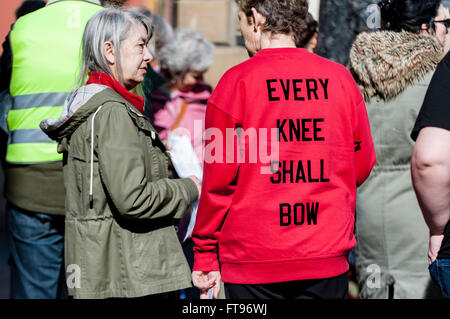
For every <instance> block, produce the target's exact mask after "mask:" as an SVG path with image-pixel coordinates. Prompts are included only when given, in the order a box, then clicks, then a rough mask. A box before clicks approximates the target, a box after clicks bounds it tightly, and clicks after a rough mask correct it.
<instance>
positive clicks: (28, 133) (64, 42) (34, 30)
mask: <svg viewBox="0 0 450 319" xmlns="http://www.w3.org/2000/svg"><path fill="white" fill-rule="evenodd" d="M101 9H102V7H101V6H99V5H96V4H92V3H89V2H85V1H76V0H75V1H58V2H55V3H52V4H50V5H48V6H46V7H44V8H42V9H39V10H37V11H35V12H32V13H30V14H27V15H25V16H23V17H21V18H20V19H18V20H17V22H16V23H15V25H14V28H13V30H12V31H11V40H10V41H11V48H12V55H13V67H12V76H11V84H10V88H9V89H10V93H11V97H12V100H13V103H12V108H11V110H10V111H9V112H8V118H7V120H8V127H9V131H10V139H9V144H8V149H7V153H6V161H7V162H9V163H13V164H38V163H50V162H56V161H60V160H61V159H62V155H61V154H58V153H57V151H56V150H57V143H56V142H54V141H52V140H51V139H50V138H49V137H48V136H47V135H46V134H45V133H44V132H43V131H42V130H41V129H40V128H39V123H40V122H41V121H42V120H43V119H46V118H59V117H60V115H61V113H62V108H63V105H64V101H65V99H66V97H67V95H68V94H69V93H70V91H71V90H72V89H73V87H74V86H75V82H76V80H77V78H78V74H79V70H80V66H81V43H82V37H83V32H84V28H85V26H86V23H87V21H88V20H89V18H90V17H92V16H93V15H94V14H95V13H96V12H97V11H99V10H101Z"/></svg>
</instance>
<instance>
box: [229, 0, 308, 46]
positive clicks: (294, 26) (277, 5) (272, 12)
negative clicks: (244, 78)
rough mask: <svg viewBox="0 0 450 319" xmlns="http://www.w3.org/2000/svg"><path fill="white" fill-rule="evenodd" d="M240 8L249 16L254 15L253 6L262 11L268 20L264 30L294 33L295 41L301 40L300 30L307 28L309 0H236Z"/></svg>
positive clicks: (274, 32) (275, 32)
mask: <svg viewBox="0 0 450 319" xmlns="http://www.w3.org/2000/svg"><path fill="white" fill-rule="evenodd" d="M235 1H236V3H237V5H238V7H239V9H240V10H241V11H242V12H244V14H245V15H246V16H247V17H249V18H250V17H251V16H252V11H251V10H252V8H255V9H256V11H258V12H259V13H261V14H262V15H263V16H264V17H265V18H266V22H265V25H264V27H263V31H264V32H269V33H273V34H277V33H282V34H288V35H289V34H292V35H293V36H294V38H295V42H296V43H297V42H300V35H299V30H303V29H304V28H305V21H304V20H305V18H306V15H307V14H308V0H235Z"/></svg>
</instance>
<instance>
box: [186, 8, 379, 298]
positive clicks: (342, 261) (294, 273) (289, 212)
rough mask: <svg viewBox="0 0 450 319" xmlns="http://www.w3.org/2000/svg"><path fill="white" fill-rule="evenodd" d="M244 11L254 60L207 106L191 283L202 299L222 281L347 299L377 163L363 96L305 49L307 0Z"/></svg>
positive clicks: (231, 286)
mask: <svg viewBox="0 0 450 319" xmlns="http://www.w3.org/2000/svg"><path fill="white" fill-rule="evenodd" d="M237 2H238V5H239V8H240V11H239V19H240V28H241V32H242V35H243V37H244V40H245V46H246V48H247V50H248V52H249V54H250V56H252V58H251V59H249V60H247V61H245V62H243V63H241V64H239V65H237V66H235V67H233V68H232V69H230V70H229V71H228V72H226V73H225V75H224V76H223V77H222V78H221V80H220V81H219V84H218V85H217V87H216V89H215V90H214V92H213V94H212V96H211V98H210V99H209V101H208V106H207V110H206V120H205V136H207V137H208V136H209V137H210V138H211V140H208V138H207V140H206V143H205V144H206V146H205V154H204V159H205V161H204V164H203V184H202V196H201V198H200V204H199V208H198V212H197V219H196V225H195V227H194V231H193V236H192V238H193V241H194V252H195V257H194V267H193V269H194V271H193V273H192V279H193V283H194V285H195V286H196V287H198V288H199V289H200V290H201V297H202V298H207V297H208V293H209V291H210V289H211V288H212V289H213V290H212V297H213V298H218V295H219V290H220V282H221V279H223V282H224V283H225V294H226V297H227V298H228V299H268V298H270V299H275V298H276V299H311V298H317V299H323V298H327V299H338V298H345V297H346V296H347V291H348V270H349V264H348V259H347V258H348V254H349V252H350V250H351V249H352V248H353V247H354V246H355V243H356V241H355V238H354V235H353V226H354V219H355V215H354V208H355V198H356V187H357V185H361V184H362V183H363V182H364V180H365V179H366V178H367V177H368V175H369V173H370V171H371V169H372V166H373V165H374V163H375V151H374V149H373V142H372V138H371V134H370V128H369V123H368V120H367V113H366V108H365V104H364V100H363V97H362V95H361V93H360V91H359V89H358V87H357V85H356V83H355V82H354V80H353V78H352V76H351V74H350V72H349V71H348V70H347V69H346V68H345V67H344V66H342V65H339V64H337V63H334V62H332V61H329V60H326V59H324V58H322V57H320V56H318V55H316V54H312V53H310V52H308V51H307V50H304V49H299V48H297V47H296V39H297V38H298V36H299V32H298V30H299V29H298V27H299V26H301V23H302V20H303V19H305V17H306V14H307V12H308V2H307V1H306V0H305V1H299V0H259V1H257V0H247V1H244V0H240V1H237ZM230 132H234V134H235V135H233V138H229V136H230V134H229V133H230ZM213 136H214V138H213ZM221 136H222V137H221ZM224 137H225V140H224V139H223V138H224ZM230 140H231V141H230ZM236 141H237V142H236ZM235 143H236V144H237V145H235ZM276 150H278V152H277V151H276ZM269 154H270V155H269Z"/></svg>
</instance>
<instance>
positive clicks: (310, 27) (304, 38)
mask: <svg viewBox="0 0 450 319" xmlns="http://www.w3.org/2000/svg"><path fill="white" fill-rule="evenodd" d="M304 22H305V27H304V29H303V30H301V31H299V34H300V37H299V39H298V40H299V41H298V42H295V46H296V47H298V48H304V47H305V46H306V45H307V44H308V42H309V41H310V40H311V38H312V37H313V36H314V34H316V33H318V32H319V22H317V21H316V20H315V19H314V17H313V16H312V14H311V13H308V15H307V16H306V18H305V20H304Z"/></svg>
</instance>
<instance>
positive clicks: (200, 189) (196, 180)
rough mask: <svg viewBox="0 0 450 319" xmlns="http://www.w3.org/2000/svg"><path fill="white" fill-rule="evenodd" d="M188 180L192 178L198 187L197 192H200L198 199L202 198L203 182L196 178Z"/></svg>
mask: <svg viewBox="0 0 450 319" xmlns="http://www.w3.org/2000/svg"><path fill="white" fill-rule="evenodd" d="M188 178H190V179H192V180H193V181H194V183H195V185H196V186H197V190H198V198H200V195H201V192H202V182H200V180H199V179H198V178H197V177H195V176H189V177H188Z"/></svg>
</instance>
